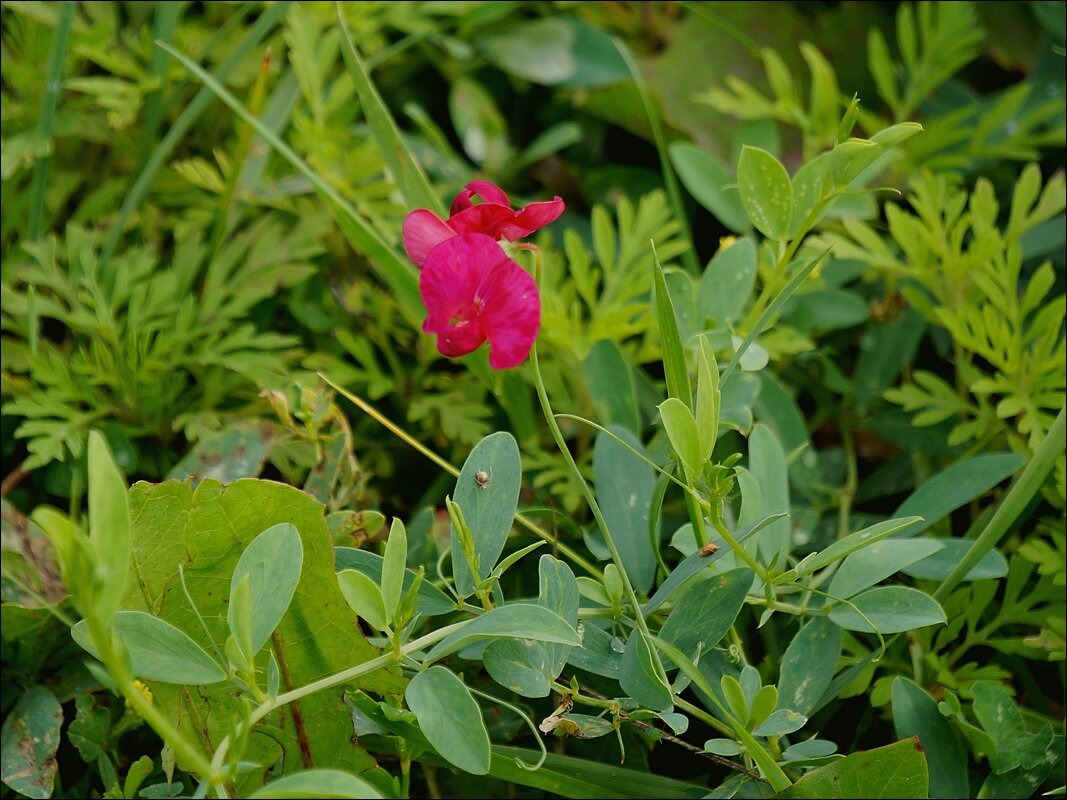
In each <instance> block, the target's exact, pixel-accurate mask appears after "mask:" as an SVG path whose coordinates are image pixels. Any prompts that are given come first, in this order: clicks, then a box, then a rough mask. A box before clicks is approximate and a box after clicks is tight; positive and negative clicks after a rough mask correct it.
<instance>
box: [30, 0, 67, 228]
mask: <svg viewBox="0 0 1067 800" xmlns="http://www.w3.org/2000/svg"><path fill="white" fill-rule="evenodd" d="M75 5H76V4H75V3H74V2H73V0H66V2H63V3H61V4H60V6H59V14H58V16H57V17H56V27H55V30H54V31H52V46H51V48H50V49H49V51H48V67H47V71H46V72H45V79H44V97H43V99H42V100H41V117H40V119H38V120H37V135H38V136H39V137H40V138H41V139H43V140H45V141H47V142H48V145H49V152H51V148H52V147H53V146H54V144H53V142H52V129H53V123H54V122H55V118H56V104H57V103H58V102H59V82H60V81H61V80H62V78H63V63H64V62H65V61H66V56H67V41H68V40H69V39H70V27H71V24H72V23H73V22H74V8H75ZM51 160H52V156H51V155H46V156H41V157H40V158H39V159H37V161H36V162H35V163H34V165H33V177H32V179H31V182H30V219H29V224H28V225H27V229H26V231H27V238H28V239H30V240H31V241H33V240H35V239H39V238H40V237H41V227H42V225H43V220H44V190H45V185H46V184H47V182H48V164H49V162H50V161H51Z"/></svg>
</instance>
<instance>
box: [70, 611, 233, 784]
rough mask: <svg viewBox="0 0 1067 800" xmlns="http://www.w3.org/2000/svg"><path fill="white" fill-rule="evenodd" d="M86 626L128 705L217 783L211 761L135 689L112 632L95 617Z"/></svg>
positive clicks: (187, 763) (199, 771)
mask: <svg viewBox="0 0 1067 800" xmlns="http://www.w3.org/2000/svg"><path fill="white" fill-rule="evenodd" d="M85 622H86V624H87V625H88V626H89V635H90V636H91V637H92V641H93V643H94V644H95V645H96V649H97V652H98V653H99V654H100V660H101V661H102V662H103V663H104V666H105V667H106V668H107V671H108V672H109V673H110V674H111V677H112V678H113V679H114V680H115V686H116V687H117V688H118V690H119V691H120V692H121V693H122V695H123V697H124V698H125V699H126V701H127V702H128V703H129V704H130V705H131V706H132V707H133V708H134V710H135V711H136V712H137V713H138V714H139V715H140V716H141V718H142V719H144V721H145V722H147V723H148V724H149V726H151V728H152V729H153V730H154V731H155V732H156V733H158V734H159V736H160V738H161V739H163V741H164V742H166V743H167V744H168V745H170V746H171V748H172V749H173V750H174V753H175V755H176V756H177V758H178V760H179V761H181V762H182V763H183V764H184V765H185V766H186V767H187V768H189V769H191V770H192V771H193V772H195V773H197V774H199V775H200V776H201V777H202V778H204V779H205V780H207V781H209V782H210V783H216V782H217V780H216V773H215V771H214V770H213V769H212V765H211V762H209V761H208V759H207V757H206V756H205V755H204V754H203V753H201V752H200V750H199V749H198V748H197V747H196V746H195V745H193V744H192V743H190V742H189V740H188V739H186V738H185V736H183V735H182V734H181V732H180V731H179V730H178V729H177V728H175V727H174V726H173V725H171V723H170V720H168V719H167V718H166V717H165V716H163V714H162V713H161V712H160V710H159V709H158V708H156V706H155V705H153V704H152V702H151V701H150V700H149V699H148V698H147V697H145V696H144V694H143V693H142V692H141V691H140V690H139V689H138V688H137V687H136V686H134V685H133V676H132V675H131V674H130V672H129V669H128V668H127V666H126V660H125V659H124V658H122V657H121V655H120V654H119V653H117V652H115V646H114V643H113V640H112V638H111V631H110V630H109V629H108V628H107V627H106V626H104V625H103V624H101V622H100V620H99V619H98V618H97V617H96V615H95V614H89V615H88V616H87V617H86V618H85Z"/></svg>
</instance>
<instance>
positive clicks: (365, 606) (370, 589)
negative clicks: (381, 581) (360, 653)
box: [337, 569, 388, 631]
mask: <svg viewBox="0 0 1067 800" xmlns="http://www.w3.org/2000/svg"><path fill="white" fill-rule="evenodd" d="M337 584H338V585H339V586H340V587H341V594H343V595H344V596H345V600H346V601H347V602H348V607H349V608H351V609H352V610H353V611H355V612H356V613H357V614H358V615H359V616H360V617H361V618H363V619H364V620H366V622H367V624H368V625H370V626H371V627H372V628H374V629H375V630H377V631H383V630H385V627H386V625H387V624H388V623H386V621H385V605H384V603H383V602H382V592H381V590H380V589H379V588H378V584H376V583H375V582H374V581H373V580H371V579H370V578H368V577H367V576H366V575H364V574H363V573H362V572H357V571H356V570H354V569H343V570H341V571H340V572H338V573H337Z"/></svg>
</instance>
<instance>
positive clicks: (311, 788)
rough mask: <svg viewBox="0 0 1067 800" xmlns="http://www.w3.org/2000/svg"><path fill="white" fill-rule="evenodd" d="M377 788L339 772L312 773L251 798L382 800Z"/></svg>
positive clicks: (264, 789)
mask: <svg viewBox="0 0 1067 800" xmlns="http://www.w3.org/2000/svg"><path fill="white" fill-rule="evenodd" d="M382 796H383V795H382V794H381V792H379V791H378V790H377V789H376V788H375V787H374V786H372V785H371V784H369V783H367V782H366V781H365V780H363V779H362V778H357V777H356V776H355V775H352V774H350V773H348V772H342V771H341V770H339V769H309V770H305V771H303V772H294V773H292V774H291V775H285V776H283V777H281V778H278V779H277V780H275V781H271V782H270V783H268V784H266V785H265V786H263V787H262V788H260V789H256V791H254V792H252V794H250V795H248V797H249V798H251V799H252V800H266V798H307V799H308V800H312V798H322V800H327V799H328V798H329V799H331V800H332V798H344V797H382Z"/></svg>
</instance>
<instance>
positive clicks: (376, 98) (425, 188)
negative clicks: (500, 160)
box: [337, 3, 445, 216]
mask: <svg viewBox="0 0 1067 800" xmlns="http://www.w3.org/2000/svg"><path fill="white" fill-rule="evenodd" d="M337 22H338V24H339V25H340V26H341V53H342V54H343V55H344V59H345V63H346V64H347V65H348V74H349V75H351V77H352V82H353V83H354V84H355V86H356V94H358V95H359V102H360V104H361V105H362V106H363V115H364V116H365V117H366V119H367V125H368V126H369V127H370V131H371V135H373V136H374V141H375V142H376V143H377V145H378V150H379V151H380V152H381V154H382V159H383V160H384V161H385V168H386V170H388V172H389V174H390V175H391V176H392V178H393V180H394V181H395V182H396V185H397V186H398V187H399V188H400V191H401V193H402V194H403V195H404V202H405V204H406V205H407V206H408V207H409V208H428V209H430V210H431V211H433V212H434V213H435V214H437V215H438V216H444V213H445V207H444V204H443V203H442V202H441V200H440V198H439V197H438V196H437V195H436V194H435V193H434V190H433V187H432V186H430V182H429V180H427V178H426V174H425V173H424V172H423V171H422V168H421V167H420V166H419V165H418V163H417V162H416V161H415V159H414V157H413V156H412V155H411V152H410V151H409V150H408V148H407V145H405V144H404V140H403V139H402V138H401V137H400V131H399V130H398V129H397V127H396V121H395V120H394V119H393V115H392V114H390V113H389V109H388V108H387V107H386V105H385V101H383V100H382V97H381V95H380V94H378V90H377V89H376V88H375V86H374V83H373V82H372V81H371V79H370V75H368V74H367V68H366V66H364V64H363V59H362V58H360V55H359V50H357V49H356V45H355V43H354V42H353V41H352V35H351V34H350V33H349V31H348V24H347V23H346V22H345V15H344V10H343V9H342V6H341V3H337Z"/></svg>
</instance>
